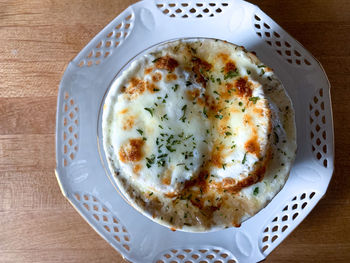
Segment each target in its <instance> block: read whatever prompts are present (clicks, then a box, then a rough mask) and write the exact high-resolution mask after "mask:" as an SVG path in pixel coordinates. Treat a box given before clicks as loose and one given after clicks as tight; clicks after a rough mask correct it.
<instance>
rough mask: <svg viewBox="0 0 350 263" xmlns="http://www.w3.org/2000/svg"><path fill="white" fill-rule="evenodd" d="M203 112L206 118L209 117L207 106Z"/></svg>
mask: <svg viewBox="0 0 350 263" xmlns="http://www.w3.org/2000/svg"><path fill="white" fill-rule="evenodd" d="M203 114H204V116H205V117H206V118H208V113H207V110H206V109H205V107H204V108H203Z"/></svg>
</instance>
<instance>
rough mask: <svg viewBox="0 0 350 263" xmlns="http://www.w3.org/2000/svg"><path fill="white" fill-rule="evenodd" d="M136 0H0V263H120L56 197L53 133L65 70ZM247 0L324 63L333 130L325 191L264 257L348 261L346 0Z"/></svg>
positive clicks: (349, 44) (349, 21) (349, 51)
mask: <svg viewBox="0 0 350 263" xmlns="http://www.w3.org/2000/svg"><path fill="white" fill-rule="evenodd" d="M133 2H135V0H128V1H122V0H113V1H112V0H103V1H96V0H80V1H71V0H64V1H49V0H47V1H45V0H32V1H27V0H12V1H10V0H9V1H6V0H5V1H4V0H0V262H125V261H123V259H122V257H121V256H120V255H119V253H118V252H116V251H115V250H113V249H112V247H110V246H109V245H108V244H107V243H106V242H105V241H104V240H103V239H102V238H101V237H100V236H99V235H98V234H96V233H95V232H94V231H93V230H92V228H91V227H90V226H89V225H88V224H87V223H86V222H85V221H84V220H83V219H82V218H81V217H80V216H79V215H78V213H77V212H76V211H75V210H74V209H73V208H72V207H71V206H70V205H69V203H68V202H67V201H66V200H65V198H64V197H63V196H62V194H61V192H60V189H59V187H58V184H57V182H56V178H55V175H54V169H55V146H54V139H55V112H56V98H57V97H56V96H57V91H58V85H59V82H60V79H61V77H62V74H63V72H64V70H65V67H66V66H67V64H68V62H69V61H70V60H71V59H72V58H73V57H75V55H76V54H77V53H78V52H79V51H80V50H81V49H82V48H83V47H84V46H85V45H86V44H87V43H88V42H89V40H90V39H91V38H92V37H93V36H95V35H96V34H97V33H98V32H99V31H100V30H101V29H102V28H103V27H104V26H105V25H106V24H107V23H108V22H109V21H111V20H112V19H113V18H114V17H115V16H116V15H118V14H119V13H120V12H121V11H122V10H124V9H125V8H126V7H127V6H128V5H129V4H131V3H133ZM199 2H200V1H199ZM253 2H254V3H255V4H258V5H259V6H260V7H261V9H262V10H263V11H265V12H266V13H267V14H268V15H270V16H271V17H272V18H273V19H274V20H275V21H277V23H279V24H280V25H281V26H282V27H283V28H284V29H286V30H287V31H288V32H289V33H290V34H291V35H292V36H294V37H295V38H296V39H297V40H299V41H300V42H301V43H302V44H303V45H304V46H305V47H306V48H307V49H308V50H309V51H310V52H311V53H312V54H313V55H314V56H315V57H316V58H318V59H319V60H320V61H321V63H322V64H323V66H324V68H325V70H326V72H327V74H328V77H329V80H330V82H331V85H332V89H331V93H332V99H333V113H334V128H335V149H336V169H335V173H334V176H333V179H332V181H331V183H330V186H329V189H328V192H327V194H326V196H325V198H324V199H323V200H321V202H320V203H319V204H318V205H317V207H316V208H315V209H314V210H313V211H312V212H311V214H310V215H309V216H308V217H307V218H306V220H304V222H302V223H301V225H300V226H299V227H298V228H297V229H296V230H295V231H294V232H293V233H292V234H291V235H290V236H289V237H288V238H287V239H286V240H285V241H284V242H283V243H282V244H281V245H280V246H279V247H278V248H277V249H276V250H275V251H274V252H272V253H271V254H270V256H269V257H268V259H267V260H266V262H350V161H349V151H348V149H349V148H350V140H349V136H350V133H349V130H350V129H349V128H350V95H349V93H350V1H349V0H309V1H305V0H288V1H287V0H286V1H278V0H270V1H269V0H260V1H258V0H254V1H253Z"/></svg>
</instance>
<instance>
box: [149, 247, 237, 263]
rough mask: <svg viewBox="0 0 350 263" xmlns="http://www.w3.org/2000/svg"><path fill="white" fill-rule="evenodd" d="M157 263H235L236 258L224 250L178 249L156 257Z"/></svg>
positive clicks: (209, 248)
mask: <svg viewBox="0 0 350 263" xmlns="http://www.w3.org/2000/svg"><path fill="white" fill-rule="evenodd" d="M154 262H155V263H182V262H185V263H235V262H237V261H236V259H235V257H234V256H233V255H232V254H231V252H229V251H228V250H226V249H224V248H219V247H203V248H176V249H171V250H168V251H165V252H163V253H162V254H161V255H160V256H158V257H156V259H155V260H154Z"/></svg>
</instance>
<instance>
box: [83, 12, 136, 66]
mask: <svg viewBox="0 0 350 263" xmlns="http://www.w3.org/2000/svg"><path fill="white" fill-rule="evenodd" d="M134 19H135V15H134V13H132V12H131V11H129V12H127V13H125V14H124V15H123V16H122V17H121V18H120V19H118V20H117V21H116V22H115V25H113V30H112V31H110V32H109V33H107V34H106V35H105V37H104V38H103V39H101V40H100V41H99V42H97V44H95V47H94V48H92V49H91V50H90V51H88V52H87V53H85V54H84V55H83V58H82V59H79V60H78V61H79V62H78V66H79V67H84V66H88V67H91V66H92V65H99V64H101V63H102V62H103V61H104V60H105V59H107V58H108V57H109V56H110V55H111V54H112V52H113V50H114V49H115V48H116V47H118V46H120V45H121V44H122V43H123V42H124V41H125V39H126V38H127V37H128V36H129V34H130V32H131V30H132V29H133V27H134Z"/></svg>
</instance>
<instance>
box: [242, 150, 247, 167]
mask: <svg viewBox="0 0 350 263" xmlns="http://www.w3.org/2000/svg"><path fill="white" fill-rule="evenodd" d="M246 161H247V153H245V154H244V157H243V160H242V164H245V162H246Z"/></svg>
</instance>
